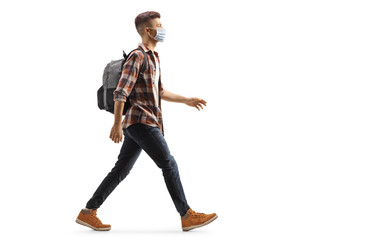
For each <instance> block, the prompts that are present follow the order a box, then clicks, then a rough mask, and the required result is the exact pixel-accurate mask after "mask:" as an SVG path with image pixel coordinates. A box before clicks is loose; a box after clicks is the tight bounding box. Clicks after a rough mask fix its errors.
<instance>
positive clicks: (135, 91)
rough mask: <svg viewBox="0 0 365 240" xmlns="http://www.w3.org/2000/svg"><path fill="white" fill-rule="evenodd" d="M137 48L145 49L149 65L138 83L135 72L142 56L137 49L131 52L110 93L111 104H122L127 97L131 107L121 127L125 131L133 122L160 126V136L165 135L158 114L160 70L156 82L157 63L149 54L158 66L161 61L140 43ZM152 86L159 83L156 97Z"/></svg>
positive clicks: (161, 85)
mask: <svg viewBox="0 0 365 240" xmlns="http://www.w3.org/2000/svg"><path fill="white" fill-rule="evenodd" d="M138 46H141V47H142V48H143V49H144V51H145V53H146V56H147V60H148V61H147V62H148V64H147V65H148V66H146V70H145V71H144V72H143V78H141V79H139V80H138V81H137V77H138V72H139V70H140V68H141V66H142V63H143V53H142V52H141V51H140V50H137V51H134V52H132V53H131V54H130V55H129V58H128V59H127V60H126V62H125V63H124V66H123V70H122V75H121V77H120V80H119V83H118V86H117V88H116V89H115V91H114V93H113V94H114V101H122V102H125V101H126V100H127V99H126V98H127V97H128V98H129V101H130V103H131V107H130V108H129V109H128V111H127V112H126V114H125V116H124V119H123V121H122V126H123V128H127V127H129V126H130V125H133V124H135V123H143V124H146V125H150V126H157V127H159V129H160V130H161V132H162V135H163V136H165V133H164V129H163V119H162V111H161V95H162V94H163V92H164V87H163V84H162V83H161V68H160V67H159V71H160V74H159V75H160V76H159V80H158V83H157V82H155V81H154V75H155V74H156V71H155V66H156V64H155V58H154V57H153V55H152V54H155V56H156V58H157V59H158V63H160V58H159V57H158V53H157V52H156V51H154V52H153V53H152V51H151V50H150V49H148V48H147V47H146V46H145V45H144V44H143V43H139V44H138ZM158 65H160V64H158ZM154 84H158V89H159V95H158V96H155V95H154V94H153V92H154V91H153V87H154Z"/></svg>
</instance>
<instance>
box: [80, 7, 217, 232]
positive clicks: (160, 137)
mask: <svg viewBox="0 0 365 240" xmlns="http://www.w3.org/2000/svg"><path fill="white" fill-rule="evenodd" d="M135 25H136V28H137V31H138V33H139V35H140V36H141V37H142V43H139V44H138V46H139V48H142V49H143V50H144V51H145V54H146V57H147V60H148V61H147V63H148V64H147V65H148V67H147V69H145V71H144V72H143V78H140V79H138V81H137V77H138V74H139V71H140V70H141V66H142V63H143V59H144V54H143V52H142V51H141V49H140V50H135V51H134V52H132V53H131V54H130V56H129V57H128V59H127V60H126V62H125V65H124V68H123V71H122V75H121V78H120V80H119V84H118V86H117V88H116V90H115V91H114V101H115V106H114V125H113V127H112V129H111V131H110V136H109V137H110V139H111V140H112V141H114V142H115V143H119V142H121V141H122V138H123V134H124V136H125V138H124V143H123V145H122V148H121V150H120V154H119V155H118V161H117V162H116V163H115V166H114V167H113V169H112V170H111V171H110V172H109V173H108V175H107V176H106V177H105V178H104V180H103V181H102V182H101V184H100V185H99V187H98V188H97V189H96V191H95V193H94V194H93V196H92V198H91V199H90V200H89V201H88V202H87V204H86V207H85V208H84V209H82V210H81V211H80V213H79V215H78V217H77V219H76V222H77V223H79V224H82V225H84V226H87V227H90V228H92V229H94V230H98V231H108V230H110V229H111V226H110V225H109V224H103V223H102V222H101V221H100V219H99V218H98V217H97V215H96V211H97V208H99V207H100V206H101V204H102V203H103V202H104V201H105V199H106V198H107V197H108V196H109V194H110V193H111V192H112V191H113V190H114V189H115V188H116V186H117V185H118V184H119V183H120V182H121V181H122V180H123V179H124V178H125V177H126V176H127V175H128V173H129V171H130V170H131V169H132V167H133V165H134V163H135V162H136V160H137V158H138V157H139V155H140V153H141V151H142V149H143V150H144V151H145V152H146V153H147V154H148V155H149V156H150V157H151V158H152V159H153V161H155V163H156V165H157V166H158V167H159V168H161V170H162V172H163V176H164V179H165V183H166V186H167V189H168V191H169V193H170V196H171V198H172V200H173V202H174V204H175V207H176V210H177V211H178V213H179V214H180V216H181V225H182V229H183V231H188V230H191V229H194V228H198V227H202V226H204V225H206V224H209V223H210V222H212V221H213V220H215V219H216V218H217V217H218V216H217V214H215V213H212V214H204V213H198V212H195V211H193V210H192V209H191V208H190V206H189V205H188V203H187V200H186V199H185V194H184V190H183V186H182V184H181V181H180V176H179V170H178V166H177V163H176V161H175V159H174V157H173V156H172V155H171V153H170V150H169V148H168V145H167V143H166V141H165V138H164V130H163V121H162V112H161V99H163V100H165V101H170V102H178V103H185V104H186V105H188V106H191V107H196V108H197V109H198V110H199V111H200V109H199V107H200V108H203V106H202V105H205V106H206V103H207V102H206V101H205V100H203V99H201V98H195V97H192V98H187V97H183V96H180V95H177V94H174V93H172V92H169V91H167V90H166V89H164V87H163V84H162V83H161V71H160V70H161V69H160V59H159V56H158V53H157V52H156V51H155V47H156V45H157V43H158V42H162V41H163V40H164V38H165V29H164V28H162V24H161V21H160V14H159V13H157V12H153V11H149V12H144V13H141V14H139V15H138V16H137V17H136V19H135ZM157 84H158V85H157ZM126 97H129V100H130V103H131V107H130V108H129V109H128V111H127V112H126V115H125V117H124V120H123V122H122V121H121V119H122V113H123V108H124V103H125V101H126Z"/></svg>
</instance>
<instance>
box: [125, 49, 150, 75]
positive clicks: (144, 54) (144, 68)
mask: <svg viewBox="0 0 365 240" xmlns="http://www.w3.org/2000/svg"><path fill="white" fill-rule="evenodd" d="M135 50H140V51H141V52H142V53H143V63H142V67H141V69H140V70H139V74H138V77H142V73H143V72H144V71H145V70H146V69H147V56H146V53H145V51H144V50H143V48H142V47H138V48H136V49H133V50H132V51H130V52H129V53H128V55H127V54H126V53H125V52H124V50H123V57H124V59H125V60H127V59H128V57H129V56H130V55H131V53H132V52H134V51H135ZM122 67H123V66H122Z"/></svg>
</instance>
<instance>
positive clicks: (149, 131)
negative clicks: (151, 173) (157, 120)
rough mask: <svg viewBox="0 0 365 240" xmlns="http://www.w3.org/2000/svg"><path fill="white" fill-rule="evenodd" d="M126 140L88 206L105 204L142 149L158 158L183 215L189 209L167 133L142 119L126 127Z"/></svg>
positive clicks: (173, 199)
mask: <svg viewBox="0 0 365 240" xmlns="http://www.w3.org/2000/svg"><path fill="white" fill-rule="evenodd" d="M123 134H124V142H123V145H122V148H121V149H120V153H119V155H118V161H117V162H116V163H115V166H114V167H113V168H112V170H111V171H110V172H109V173H108V175H107V176H106V177H105V178H104V180H103V181H102V182H101V184H100V185H99V187H98V188H97V189H96V191H95V193H94V194H93V196H92V198H91V199H90V200H89V201H88V202H87V204H86V207H87V208H89V209H97V208H99V207H100V206H101V204H103V202H104V201H105V199H106V198H107V197H108V196H109V194H110V193H111V192H112V191H113V190H114V189H115V188H116V186H118V184H119V183H120V182H121V181H122V180H123V179H124V178H125V177H126V176H127V175H128V174H129V172H130V170H131V169H132V167H133V165H134V163H135V162H136V160H137V158H138V157H139V155H140V154H141V151H142V149H143V150H144V151H145V152H146V153H147V154H148V155H149V156H150V157H151V158H152V160H153V161H155V163H156V165H157V166H158V167H159V168H160V169H161V170H162V173H163V176H164V178H165V183H166V186H167V189H168V191H169V193H170V196H171V198H172V201H173V202H174V204H175V207H176V210H177V211H178V212H179V213H180V216H184V215H185V213H186V212H187V211H188V210H189V208H190V207H189V205H188V203H187V201H186V199H185V194H184V189H183V186H182V184H181V181H180V175H179V170H178V166H177V163H176V161H175V159H174V157H173V156H172V155H171V154H170V150H169V148H168V146H167V143H166V141H165V138H164V136H163V135H162V133H161V131H160V129H159V128H158V127H154V126H149V125H145V124H141V123H137V124H133V125H131V126H129V127H128V128H124V129H123Z"/></svg>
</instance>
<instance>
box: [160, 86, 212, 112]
mask: <svg viewBox="0 0 365 240" xmlns="http://www.w3.org/2000/svg"><path fill="white" fill-rule="evenodd" d="M161 99H163V100H165V101H169V102H178V103H185V104H186V105H188V106H190V107H195V108H196V109H198V110H199V111H200V109H199V107H200V108H201V109H203V105H204V106H207V102H206V101H205V100H204V99H202V98H198V97H184V96H181V95H178V94H175V93H172V92H170V91H167V90H166V89H164V91H163V94H162V95H161Z"/></svg>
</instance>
